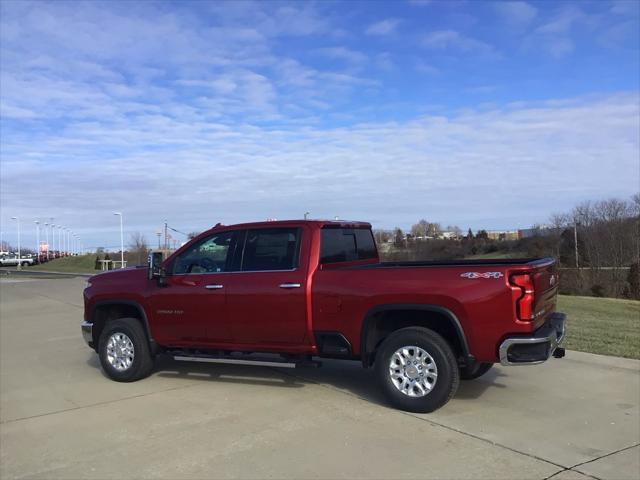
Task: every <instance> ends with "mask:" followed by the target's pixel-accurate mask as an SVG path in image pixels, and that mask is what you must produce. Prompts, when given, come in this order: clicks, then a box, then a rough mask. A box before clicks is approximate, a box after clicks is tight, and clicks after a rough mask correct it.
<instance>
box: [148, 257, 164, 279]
mask: <svg viewBox="0 0 640 480" xmlns="http://www.w3.org/2000/svg"><path fill="white" fill-rule="evenodd" d="M147 263H148V265H149V271H148V276H149V280H152V279H154V278H157V279H158V280H160V279H161V278H164V276H165V272H164V269H163V268H162V252H151V253H150V254H149V259H148V261H147Z"/></svg>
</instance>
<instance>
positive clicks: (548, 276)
mask: <svg viewBox="0 0 640 480" xmlns="http://www.w3.org/2000/svg"><path fill="white" fill-rule="evenodd" d="M533 288H534V292H535V298H534V308H533V311H534V314H535V323H536V324H542V323H543V322H544V321H545V320H546V319H547V317H548V316H549V315H551V314H552V313H553V312H554V311H555V309H556V300H557V295H558V270H557V265H556V262H555V261H549V262H546V263H544V264H541V265H535V264H534V270H533Z"/></svg>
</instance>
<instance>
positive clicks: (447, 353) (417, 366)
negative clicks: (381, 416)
mask: <svg viewBox="0 0 640 480" xmlns="http://www.w3.org/2000/svg"><path fill="white" fill-rule="evenodd" d="M375 370H376V377H377V378H378V382H379V383H380V386H381V387H382V390H383V392H384V394H385V395H386V397H387V399H388V400H389V402H390V403H391V404H392V405H393V406H394V407H396V408H399V409H401V410H406V411H409V412H420V413H427V412H432V411H434V410H437V409H438V408H440V407H442V406H443V405H444V404H445V403H447V402H448V401H449V400H450V399H451V397H453V395H454V394H455V393H456V390H457V389H458V384H459V381H460V377H459V370H458V366H457V363H456V357H455V355H454V354H453V351H452V349H451V347H450V346H449V344H448V343H447V341H446V340H445V339H444V338H442V337H441V336H440V335H438V334H437V333H435V332H433V331H431V330H428V329H426V328H418V327H410V328H403V329H401V330H398V331H396V332H394V333H392V334H391V335H389V336H388V337H387V338H386V339H385V340H384V342H383V343H382V345H381V346H380V349H379V350H378V352H377V353H376V362H375Z"/></svg>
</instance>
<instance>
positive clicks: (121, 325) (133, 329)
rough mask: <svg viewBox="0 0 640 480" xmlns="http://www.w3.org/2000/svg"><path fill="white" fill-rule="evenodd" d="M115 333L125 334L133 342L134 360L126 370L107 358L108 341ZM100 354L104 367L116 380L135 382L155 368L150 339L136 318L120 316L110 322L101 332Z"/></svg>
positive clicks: (110, 376)
mask: <svg viewBox="0 0 640 480" xmlns="http://www.w3.org/2000/svg"><path fill="white" fill-rule="evenodd" d="M114 333H123V334H125V335H126V336H127V337H129V339H130V340H131V343H133V351H134V355H133V361H132V362H131V365H130V366H129V367H128V368H126V369H124V370H117V369H116V368H115V367H114V366H113V365H111V363H109V360H108V358H107V342H108V341H109V338H110V337H111V335H113V334H114ZM98 355H99V356H100V364H101V365H102V369H103V370H104V372H105V373H106V374H107V376H108V377H109V378H111V379H112V380H115V381H116V382H135V381H136V380H140V379H142V378H145V377H147V376H149V374H150V373H151V371H152V370H153V364H154V358H153V356H152V355H151V351H150V349H149V341H148V339H147V335H146V333H145V331H144V328H142V325H141V324H140V321H139V320H138V319H136V318H119V319H117V320H112V321H110V322H108V323H107V324H106V325H105V327H104V329H103V330H102V333H101V334H100V340H99V342H98Z"/></svg>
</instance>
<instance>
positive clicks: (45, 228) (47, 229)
mask: <svg viewBox="0 0 640 480" xmlns="http://www.w3.org/2000/svg"><path fill="white" fill-rule="evenodd" d="M44 234H45V236H46V237H47V240H46V242H47V261H48V260H49V224H48V223H47V222H45V224H44Z"/></svg>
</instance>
